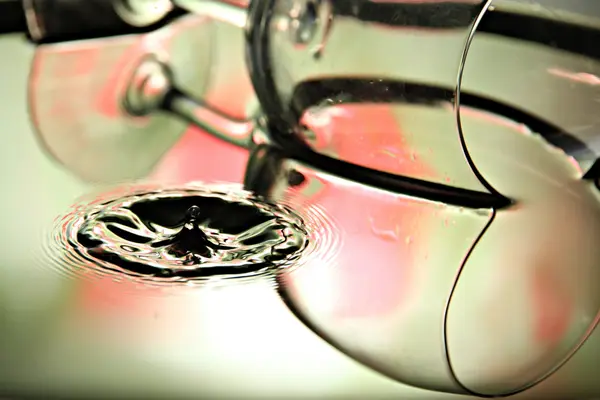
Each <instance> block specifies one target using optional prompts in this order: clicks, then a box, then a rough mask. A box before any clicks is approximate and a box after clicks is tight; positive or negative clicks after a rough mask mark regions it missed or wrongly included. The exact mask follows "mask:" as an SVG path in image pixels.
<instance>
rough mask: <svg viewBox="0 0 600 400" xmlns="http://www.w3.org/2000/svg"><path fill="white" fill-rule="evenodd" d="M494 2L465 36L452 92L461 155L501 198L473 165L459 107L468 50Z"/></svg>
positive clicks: (497, 194)
mask: <svg viewBox="0 0 600 400" xmlns="http://www.w3.org/2000/svg"><path fill="white" fill-rule="evenodd" d="M493 1H494V0H487V1H486V2H485V3H484V4H483V6H482V7H481V11H480V13H479V15H478V16H477V18H476V19H475V21H473V26H472V27H471V29H470V31H469V33H468V35H467V39H466V41H465V46H464V48H463V51H462V54H461V59H460V64H459V67H458V75H457V77H456V88H455V90H454V114H455V118H456V129H457V130H458V139H459V141H460V146H461V148H462V150H463V155H464V156H465V159H466V160H467V164H469V167H470V168H471V171H472V172H473V174H474V175H475V177H476V178H477V180H478V181H479V183H481V185H482V186H483V187H484V188H486V189H487V190H488V191H489V192H490V193H493V194H495V195H496V196H502V194H501V193H500V192H499V191H498V189H496V188H495V187H494V186H493V185H492V184H491V183H490V182H489V181H488V180H487V179H486V178H485V177H484V176H483V174H482V173H481V171H479V168H477V165H476V164H475V161H474V160H473V158H472V157H471V153H470V152H469V148H468V146H467V141H466V139H465V133H464V131H463V126H462V115H461V112H460V106H461V89H462V82H463V75H464V72H465V65H466V63H467V59H468V55H469V50H470V48H471V43H473V39H474V37H475V31H476V30H477V27H478V26H479V24H480V23H481V19H482V18H483V16H484V14H485V13H486V12H487V10H489V8H490V6H491V5H492V3H493Z"/></svg>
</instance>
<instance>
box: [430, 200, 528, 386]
mask: <svg viewBox="0 0 600 400" xmlns="http://www.w3.org/2000/svg"><path fill="white" fill-rule="evenodd" d="M496 214H497V212H496V210H492V215H491V217H490V219H489V220H488V222H487V224H486V225H485V226H484V227H483V229H482V230H481V232H479V235H478V236H477V238H475V241H474V242H473V244H472V245H471V248H469V251H468V252H467V254H465V257H464V259H463V261H462V263H461V264H460V267H459V268H458V271H457V273H456V277H455V278H454V283H453V285H452V289H450V294H449V295H448V298H447V300H446V304H445V305H444V318H443V322H442V323H443V340H444V356H445V358H446V363H447V364H448V370H449V372H450V376H451V377H452V380H453V381H454V383H456V384H457V385H458V386H459V387H460V388H461V389H462V390H464V391H465V392H466V393H467V394H469V395H471V396H478V397H484V398H493V397H503V396H492V395H485V394H481V393H477V392H474V391H472V390H471V389H469V388H468V387H467V386H466V385H464V384H463V383H462V382H461V381H460V379H459V378H458V376H457V375H456V371H455V370H454V367H453V366H452V360H451V357H450V351H449V346H448V316H449V313H450V304H451V303H452V299H453V297H454V293H455V292H456V288H457V286H458V281H459V280H460V277H461V275H462V273H463V270H464V269H465V266H466V264H467V262H468V261H469V258H470V257H471V254H473V251H475V248H476V247H477V245H478V244H479V242H480V241H481V239H483V236H484V235H485V234H486V232H487V231H488V229H489V228H490V226H492V223H493V222H494V220H495V219H496ZM519 392H520V390H519ZM516 393H518V392H515V393H511V394H516Z"/></svg>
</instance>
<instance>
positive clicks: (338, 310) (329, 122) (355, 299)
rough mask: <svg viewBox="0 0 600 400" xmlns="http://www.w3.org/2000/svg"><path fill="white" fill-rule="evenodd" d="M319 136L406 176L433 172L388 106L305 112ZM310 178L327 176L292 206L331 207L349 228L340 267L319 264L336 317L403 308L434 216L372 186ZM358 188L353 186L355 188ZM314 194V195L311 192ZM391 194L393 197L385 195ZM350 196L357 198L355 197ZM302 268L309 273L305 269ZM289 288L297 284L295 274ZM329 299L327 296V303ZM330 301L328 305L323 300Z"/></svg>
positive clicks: (295, 195)
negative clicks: (419, 244)
mask: <svg viewBox="0 0 600 400" xmlns="http://www.w3.org/2000/svg"><path fill="white" fill-rule="evenodd" d="M304 123H305V124H306V125H308V126H309V127H311V128H312V129H313V130H314V131H315V133H316V137H317V140H318V142H317V143H316V144H315V145H316V146H315V147H316V148H317V149H319V150H321V151H323V150H325V152H327V153H330V154H335V155H337V157H339V158H341V159H343V160H348V161H352V162H354V163H356V164H359V165H363V166H367V167H370V168H374V169H379V170H384V171H389V172H393V173H397V174H402V175H412V176H419V177H425V176H432V175H433V171H431V169H430V168H429V167H428V166H427V165H426V164H425V163H424V162H422V161H421V160H419V159H418V158H417V157H415V156H414V154H412V152H411V150H410V147H409V145H408V144H407V143H406V140H405V138H404V134H403V132H402V129H401V128H400V127H399V126H398V122H397V120H396V118H395V116H394V114H393V111H392V109H391V107H390V106H389V105H382V104H373V105H344V106H336V107H331V108H328V109H325V110H322V111H319V112H318V113H317V114H306V116H305V120H304ZM302 172H303V173H304V174H305V175H307V177H308V179H307V181H309V182H310V181H314V180H315V179H316V180H318V181H320V182H321V186H320V188H319V190H311V191H308V190H307V189H306V188H300V189H294V190H292V191H291V192H290V201H291V202H292V203H293V204H302V207H308V206H310V205H311V204H312V205H318V206H320V207H322V208H324V209H325V210H326V212H331V213H332V214H333V215H334V217H335V219H336V220H337V221H339V225H340V227H341V229H342V230H344V231H345V232H344V233H345V236H344V239H343V241H344V243H343V244H342V249H343V250H342V251H341V252H340V254H339V260H338V261H337V263H336V264H337V265H338V266H339V268H329V266H322V267H318V266H315V267H314V268H313V267H311V269H312V270H313V271H311V272H308V275H311V276H312V275H313V272H314V279H315V281H317V280H319V281H320V283H318V284H317V283H315V285H317V286H321V285H323V286H324V287H327V288H329V289H330V290H331V292H333V293H329V294H330V295H331V296H332V297H331V298H328V299H327V301H326V302H327V303H329V304H328V305H329V306H330V307H332V308H331V309H330V310H329V311H330V315H331V316H332V317H335V318H349V317H366V316H371V317H373V316H377V315H381V314H387V313H389V312H392V311H398V310H402V309H403V306H404V304H405V303H406V301H407V299H408V297H409V295H410V293H411V290H412V288H413V285H412V284H411V282H413V280H414V279H415V270H414V269H415V268H418V262H417V261H416V260H413V256H414V254H413V253H414V251H415V250H416V247H415V246H412V235H414V234H415V231H419V235H424V233H423V232H422V229H424V226H426V223H427V222H428V220H429V218H430V217H429V216H428V215H425V214H422V213H418V212H417V208H415V207H410V206H408V207H407V206H406V204H405V200H404V199H401V198H396V200H392V201H390V200H389V199H391V198H392V197H391V196H389V195H383V196H384V197H378V195H377V194H376V193H375V192H373V193H371V194H367V193H364V192H362V191H361V192H360V193H358V192H355V194H356V195H352V197H351V198H349V199H346V196H347V195H348V194H347V192H346V190H348V188H344V187H340V186H338V185H337V184H332V183H331V181H330V180H329V179H321V178H320V177H319V175H318V174H315V173H314V172H311V171H302ZM351 190H352V189H351ZM307 196H308V197H307ZM385 199H387V200H385ZM348 200H351V201H348ZM298 274H305V273H304V272H302V271H298ZM288 283H289V285H290V289H291V290H292V291H293V290H295V289H294V286H295V285H296V283H295V281H294V277H293V275H291V276H290V278H289V279H288ZM324 303H325V302H324ZM323 305H325V304H323Z"/></svg>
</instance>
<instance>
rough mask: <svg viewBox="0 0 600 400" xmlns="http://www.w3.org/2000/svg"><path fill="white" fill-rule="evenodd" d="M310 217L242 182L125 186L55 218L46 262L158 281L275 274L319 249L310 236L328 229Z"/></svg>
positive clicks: (82, 272) (92, 273) (67, 269)
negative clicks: (265, 197)
mask: <svg viewBox="0 0 600 400" xmlns="http://www.w3.org/2000/svg"><path fill="white" fill-rule="evenodd" d="M308 219H309V221H310V223H308V224H307V223H305V220H304V218H303V217H301V216H300V215H298V214H297V213H296V212H294V211H293V210H292V209H291V208H290V207H288V206H286V205H284V204H275V203H272V202H269V201H265V200H263V199H260V198H257V197H255V196H254V195H252V194H251V193H250V192H248V191H244V190H242V189H241V187H240V186H239V185H232V184H213V185H206V184H200V183H194V184H188V185H185V186H179V187H173V188H164V187H160V186H151V185H145V186H136V187H127V188H119V189H117V190H115V191H113V192H110V193H105V194H102V195H100V196H97V197H91V198H88V199H82V200H81V201H79V202H78V203H76V204H75V205H74V206H73V207H72V208H71V210H70V211H69V212H68V213H66V214H65V215H62V216H60V217H59V218H57V219H56V220H55V224H54V226H53V229H52V232H51V235H49V237H48V238H47V240H45V241H44V243H45V246H44V256H45V257H44V258H45V262H44V265H48V264H50V265H51V266H52V267H53V268H54V269H56V270H57V271H59V272H61V273H63V274H66V275H67V276H71V277H73V276H78V277H81V276H84V277H86V278H94V277H106V276H107V275H108V276H111V277H112V278H118V279H123V278H129V279H133V280H136V281H140V282H144V283H151V284H159V285H171V284H176V283H181V284H184V285H188V286H195V285H196V284H199V283H205V282H207V281H212V282H214V281H215V280H218V281H222V280H227V279H230V278H235V279H240V278H250V277H256V276H264V275H273V274H274V273H276V272H278V271H280V270H287V269H289V268H291V267H294V266H298V265H301V264H302V262H303V260H304V259H305V258H306V257H308V256H309V255H311V254H312V255H314V253H315V251H316V250H319V249H320V248H319V247H318V246H315V244H314V243H313V240H312V236H314V235H315V234H317V233H318V232H320V230H321V229H322V227H318V226H314V225H315V222H316V221H317V220H318V219H315V218H310V216H309V218H308ZM321 250H322V249H321ZM48 261H50V263H48Z"/></svg>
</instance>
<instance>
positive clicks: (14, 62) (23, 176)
mask: <svg viewBox="0 0 600 400" xmlns="http://www.w3.org/2000/svg"><path fill="white" fill-rule="evenodd" d="M579 3H581V4H584V3H583V2H582V1H579V2H577V4H579ZM574 4H575V2H574ZM217 35H219V36H220V39H219V40H221V41H222V42H221V43H231V46H235V47H238V48H239V53H240V54H242V42H241V40H240V39H241V38H240V37H239V32H238V31H236V30H235V28H232V27H226V26H222V27H219V28H218V32H217ZM236 35H238V36H236ZM234 37H235V38H234ZM365 40H366V41H368V40H367V39H365ZM415 51H418V50H416V49H415ZM183 53H185V52H183ZM488 58H490V54H485V52H484V51H482V52H481V56H480V57H475V59H476V60H477V61H476V62H480V63H483V62H484V61H482V60H485V59H488ZM490 59H493V57H491V58H490ZM192 61H193V60H192ZM239 61H241V60H235V62H231V63H227V62H224V63H222V64H223V65H226V66H227V67H226V68H230V69H231V70H229V72H227V71H226V70H224V71H221V74H220V75H219V76H221V78H220V81H218V82H211V85H210V87H209V88H208V89H206V92H205V96H206V98H207V99H208V100H209V101H212V102H215V103H218V104H226V105H228V107H229V108H230V109H228V110H227V111H228V112H229V113H230V114H233V115H239V116H240V117H242V116H244V115H245V114H247V113H248V110H247V109H245V106H246V105H247V104H246V103H247V102H246V101H245V99H247V96H249V95H248V93H249V90H250V86H249V82H248V80H247V79H246V78H243V79H241V80H238V81H236V80H235V79H232V77H235V76H244V74H243V73H240V69H243V68H244V65H243V63H240V62H239ZM38 62H41V61H40V60H39V59H38ZM34 64H35V61H34V47H33V46H32V45H31V44H29V43H28V42H26V40H25V39H24V38H23V37H22V36H17V35H14V36H3V37H0V121H1V124H0V127H1V129H2V131H3V132H2V136H1V139H0V140H1V141H2V142H0V187H1V188H2V191H1V196H2V199H1V200H0V230H1V231H2V232H3V233H2V235H1V236H0V240H1V242H0V273H1V274H0V395H5V396H7V397H8V398H15V399H17V398H29V397H39V398H65V399H67V398H69V399H70V398H73V399H86V398H102V399H108V398H113V397H114V398H144V399H154V398H156V399H165V398H169V399H179V398H181V399H187V398H190V399H192V398H194V399H197V398H256V399H267V398H273V399H281V398H285V399H286V398H293V399H346V398H348V399H363V398H369V399H380V398H381V399H412V398H424V399H425V398H426V399H448V400H450V399H459V398H460V399H467V398H468V397H465V396H455V395H446V394H439V393H435V392H430V391H426V390H422V389H416V388H412V387H409V386H407V385H403V384H400V383H397V382H394V381H392V380H390V379H388V378H385V377H383V376H382V375H380V374H378V373H376V372H374V371H372V370H370V369H368V368H367V367H364V366H362V365H360V364H359V363H357V362H355V361H353V360H352V359H350V358H349V357H347V356H345V355H344V354H342V353H341V352H340V351H338V350H336V349H335V348H333V347H332V346H331V345H329V344H327V343H326V342H325V341H324V340H322V339H321V338H319V337H318V336H317V335H316V334H315V333H313V332H312V331H311V330H309V329H308V328H307V327H306V326H305V325H304V324H302V323H301V322H300V321H299V320H297V319H296V317H294V316H293V315H292V314H291V312H290V311H289V310H288V308H287V307H286V306H285V305H284V304H283V302H282V301H281V300H280V298H279V297H278V295H277V293H276V292H275V291H274V290H273V288H272V286H271V283H270V282H269V281H267V280H257V281H256V282H254V283H252V284H244V285H241V284H240V285H232V286H223V287H219V288H207V289H205V290H195V291H191V292H186V293H185V295H168V296H165V295H163V294H162V293H159V292H152V291H151V290H147V291H144V292H143V293H139V292H136V290H134V288H133V286H132V284H130V283H127V282H125V281H115V280H114V279H112V278H110V277H106V278H99V279H90V280H88V279H85V278H77V279H74V278H73V277H70V276H63V275H61V274H60V273H57V271H56V268H54V267H53V266H52V265H49V259H48V256H49V254H47V253H46V251H48V249H47V248H46V244H45V240H47V238H46V236H47V235H48V231H49V229H50V228H51V227H52V222H53V220H54V218H55V217H56V216H58V215H60V214H62V213H64V212H65V211H66V210H67V209H68V207H69V206H70V205H71V204H73V203H74V202H75V201H76V200H77V198H78V197H80V196H82V195H84V194H87V193H90V192H94V191H102V190H106V189H108V188H109V187H110V186H111V185H106V184H92V183H89V182H84V181H83V180H82V179H79V178H77V177H76V176H75V175H74V174H72V173H71V172H70V171H68V170H67V169H66V168H64V167H63V166H61V165H59V164H58V163H57V162H56V161H54V160H52V159H51V158H50V157H49V156H48V155H47V154H46V153H45V152H44V150H43V147H42V146H41V144H40V142H39V141H38V140H37V139H36V134H35V132H34V128H33V126H32V122H31V118H30V114H29V107H28V99H27V95H28V90H27V88H28V77H29V73H30V69H31V67H32V65H34ZM224 68H225V67H224ZM594 68H596V67H594ZM482 69H484V68H482ZM67 74H68V73H67ZM497 86H499V87H502V86H503V83H502V82H499V83H498V84H497ZM72 96H85V91H79V92H78V91H74V92H73V95H72ZM524 96H525V95H524ZM66 98H67V101H66V102H67V103H77V102H78V101H79V99H77V98H72V97H70V98H69V97H66ZM229 100H230V101H229ZM81 101H82V102H84V101H86V99H84V98H82V99H81ZM582 112H583V111H582ZM370 115H371V118H373V116H376V117H377V118H376V119H377V120H378V121H379V123H380V124H386V121H387V120H386V119H385V118H386V117H388V116H387V115H386V114H385V113H383V114H382V113H379V114H377V113H375V112H373V113H372V114H370ZM559 117H560V116H558V117H557V118H559ZM57 118H58V117H57ZM60 118H65V119H67V120H68V119H69V118H75V116H74V114H69V112H68V110H67V112H64V113H63V114H62V115H61V116H60ZM365 118H368V116H367V117H365ZM338 123H340V124H343V122H338ZM345 123H346V124H347V125H346V127H348V125H349V124H351V123H349V122H348V121H346V122H345ZM366 125H368V127H367V126H366ZM353 128H354V129H358V128H357V127H356V126H353ZM362 128H364V129H372V130H373V131H377V129H378V128H377V123H375V122H371V123H369V124H365V126H363V127H362ZM352 151H354V153H353V152H352ZM356 153H357V151H356V149H354V150H348V154H356ZM247 159H248V154H247V152H246V151H245V150H243V149H240V148H238V147H235V146H232V145H229V144H227V143H224V142H222V141H220V140H218V139H216V138H214V137H212V136H209V135H207V134H205V133H204V132H201V131H199V130H198V129H197V128H189V129H187V130H186V132H185V133H184V134H183V135H182V136H181V137H180V138H178V139H177V140H176V141H175V144H174V146H172V147H171V148H170V150H169V151H168V152H167V153H166V154H165V155H164V156H163V157H162V158H161V160H160V162H159V163H158V165H156V166H155V167H154V168H153V170H152V172H151V173H150V175H149V177H148V179H149V180H152V181H154V182H159V183H170V184H171V183H182V182H187V181H192V180H200V181H208V182H214V181H225V182H241V181H242V178H243V174H244V170H245V165H246V162H247ZM412 165H413V167H414V166H415V163H413V164H412ZM99 168H102V166H99ZM107 168H108V167H107ZM415 168H416V167H415ZM423 171H424V169H418V168H416V169H415V170H413V172H414V173H415V174H426V172H423ZM438 178H439V179H440V180H444V179H445V178H444V177H441V176H440V177H438ZM597 337H598V335H596V338H597ZM599 348H600V343H599V340H598V339H596V340H595V341H590V342H589V343H587V344H586V345H585V346H584V348H583V349H582V352H581V354H579V355H578V356H576V357H575V358H573V359H572V360H571V361H570V362H569V363H567V365H566V366H565V367H564V368H563V369H561V371H560V372H559V373H558V374H555V375H553V376H552V377H551V378H550V379H548V380H547V381H545V382H544V383H543V384H541V385H539V386H536V387H535V388H534V389H532V390H530V391H527V392H525V393H523V394H521V395H519V396H516V397H515V398H527V399H529V398H531V399H533V398H557V399H564V398H571V397H570V395H571V394H573V391H572V387H573V385H575V386H576V387H578V390H577V393H576V394H575V396H577V397H579V396H582V395H583V394H584V393H586V392H588V391H589V389H590V388H591V387H592V385H591V384H590V382H592V381H593V377H594V376H597V370H596V367H595V365H596V364H597V361H598V360H597V359H596V358H594V356H593V355H594V354H599V353H598V349H599ZM398 357H402V355H399V356H398ZM591 377H592V379H590V378H591Z"/></svg>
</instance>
